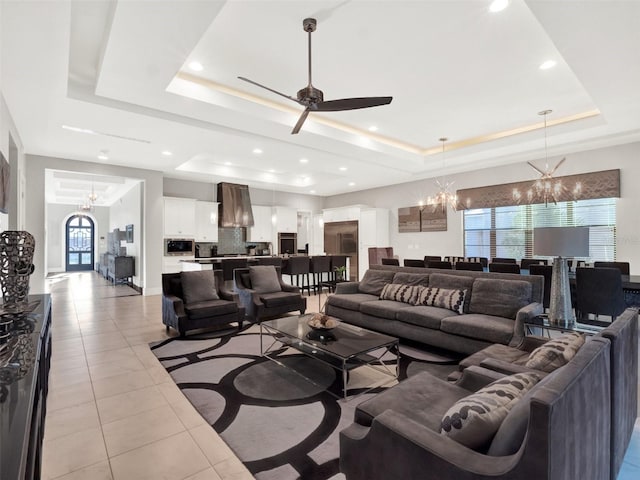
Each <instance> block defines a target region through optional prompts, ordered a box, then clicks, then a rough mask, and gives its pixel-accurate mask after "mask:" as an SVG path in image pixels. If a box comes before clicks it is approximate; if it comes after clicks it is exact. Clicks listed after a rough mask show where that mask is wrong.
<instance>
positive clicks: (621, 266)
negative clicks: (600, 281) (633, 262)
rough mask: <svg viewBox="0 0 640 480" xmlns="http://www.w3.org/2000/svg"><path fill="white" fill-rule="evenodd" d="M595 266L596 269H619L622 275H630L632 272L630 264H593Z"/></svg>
mask: <svg viewBox="0 0 640 480" xmlns="http://www.w3.org/2000/svg"><path fill="white" fill-rule="evenodd" d="M593 266H594V267H596V268H599V267H605V268H617V269H618V270H620V273H622V275H629V272H630V271H631V268H630V264H629V262H593Z"/></svg>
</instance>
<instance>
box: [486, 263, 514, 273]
mask: <svg viewBox="0 0 640 480" xmlns="http://www.w3.org/2000/svg"><path fill="white" fill-rule="evenodd" d="M489 271H490V272H496V273H518V274H519V273H520V266H519V265H518V264H517V263H500V262H492V263H490V264H489Z"/></svg>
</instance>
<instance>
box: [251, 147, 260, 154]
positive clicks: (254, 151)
mask: <svg viewBox="0 0 640 480" xmlns="http://www.w3.org/2000/svg"><path fill="white" fill-rule="evenodd" d="M253 153H255V154H256V155H260V154H261V153H262V150H261V149H260V148H254V149H253Z"/></svg>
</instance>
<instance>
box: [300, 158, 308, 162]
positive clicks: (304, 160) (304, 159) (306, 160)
mask: <svg viewBox="0 0 640 480" xmlns="http://www.w3.org/2000/svg"><path fill="white" fill-rule="evenodd" d="M300 163H309V160H308V159H307V158H301V159H300Z"/></svg>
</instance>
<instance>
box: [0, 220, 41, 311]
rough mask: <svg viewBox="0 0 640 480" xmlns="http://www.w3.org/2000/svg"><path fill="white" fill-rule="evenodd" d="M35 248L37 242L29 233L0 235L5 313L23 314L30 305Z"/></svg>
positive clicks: (1, 277) (10, 231)
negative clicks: (30, 283)
mask: <svg viewBox="0 0 640 480" xmlns="http://www.w3.org/2000/svg"><path fill="white" fill-rule="evenodd" d="M35 247H36V241H35V239H34V238H33V235H31V234H30V233H29V232H25V231H16V230H6V231H4V232H2V233H0V286H1V287H2V297H3V299H4V304H3V306H2V307H3V310H4V311H5V312H21V311H23V310H24V309H26V308H27V306H28V304H29V302H28V296H29V276H30V275H31V274H32V273H33V270H34V265H33V253H34V251H35Z"/></svg>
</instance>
